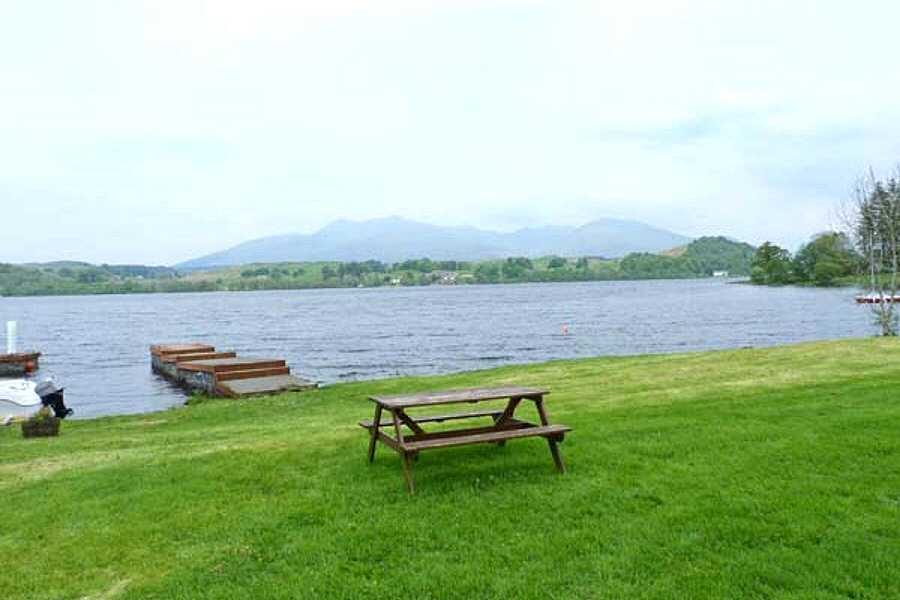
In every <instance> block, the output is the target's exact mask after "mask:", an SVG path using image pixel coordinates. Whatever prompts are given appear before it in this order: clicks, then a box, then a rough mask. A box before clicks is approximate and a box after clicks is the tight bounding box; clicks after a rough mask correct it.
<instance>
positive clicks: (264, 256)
mask: <svg viewBox="0 0 900 600" xmlns="http://www.w3.org/2000/svg"><path fill="white" fill-rule="evenodd" d="M690 241H691V239H690V238H688V237H685V236H683V235H679V234H677V233H673V232H671V231H667V230H665V229H659V228H657V227H652V226H650V225H647V224H645V223H640V222H638V221H627V220H620V219H599V220H596V221H592V222H590V223H587V224H585V225H582V226H580V227H565V226H548V227H530V228H525V229H519V230H517V231H513V232H509V233H505V232H499V231H490V230H486V229H478V228H475V227H445V226H440V225H431V224H428V223H420V222H417V221H411V220H408V219H403V218H400V217H387V218H381V219H372V220H368V221H349V220H340V221H335V222H333V223H331V224H329V225H327V226H325V227H323V228H322V229H320V230H319V231H317V232H315V233H312V234H289V235H279V236H271V237H264V238H259V239H255V240H251V241H248V242H244V243H242V244H238V245H237V246H234V247H232V248H228V249H226V250H222V251H220V252H215V253H213V254H209V255H206V256H201V257H199V258H195V259H192V260H188V261H186V262H183V263H181V264H179V265H176V266H177V267H178V268H179V269H203V268H210V267H225V266H234V265H241V264H248V263H272V262H294V261H296V262H305V261H344V262H347V261H364V260H379V261H382V262H387V263H393V262H400V261H404V260H409V259H415V258H424V257H427V258H431V259H433V260H485V259H491V258H503V257H509V256H526V257H530V258H534V257H538V256H549V255H556V256H569V257H574V256H602V257H605V258H617V257H621V256H625V255H627V254H630V253H632V252H661V251H663V250H667V249H670V248H673V247H675V246H681V245H684V244H686V243H689V242H690Z"/></svg>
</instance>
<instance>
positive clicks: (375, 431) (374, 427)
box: [369, 404, 382, 462]
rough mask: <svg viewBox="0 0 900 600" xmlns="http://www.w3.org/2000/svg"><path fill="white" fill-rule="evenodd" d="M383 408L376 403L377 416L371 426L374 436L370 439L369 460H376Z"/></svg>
mask: <svg viewBox="0 0 900 600" xmlns="http://www.w3.org/2000/svg"><path fill="white" fill-rule="evenodd" d="M381 410H382V408H381V405H380V404H376V405H375V418H374V419H373V420H372V426H371V427H370V428H369V429H371V431H372V437H371V438H370V439H369V462H373V461H374V460H375V446H377V445H378V444H377V442H378V429H379V428H380V426H381ZM376 424H377V425H376Z"/></svg>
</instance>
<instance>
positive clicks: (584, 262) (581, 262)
mask: <svg viewBox="0 0 900 600" xmlns="http://www.w3.org/2000/svg"><path fill="white" fill-rule="evenodd" d="M589 265H590V263H589V262H588V259H587V257H585V256H582V257H581V258H579V259H578V260H576V261H575V268H576V269H578V270H579V271H586V270H587V268H588V266H589Z"/></svg>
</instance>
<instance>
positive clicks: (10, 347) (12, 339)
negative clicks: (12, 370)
mask: <svg viewBox="0 0 900 600" xmlns="http://www.w3.org/2000/svg"><path fill="white" fill-rule="evenodd" d="M6 353H7V354H15V353H16V322H15V321H7V322H6Z"/></svg>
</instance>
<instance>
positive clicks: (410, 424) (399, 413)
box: [394, 408, 425, 434]
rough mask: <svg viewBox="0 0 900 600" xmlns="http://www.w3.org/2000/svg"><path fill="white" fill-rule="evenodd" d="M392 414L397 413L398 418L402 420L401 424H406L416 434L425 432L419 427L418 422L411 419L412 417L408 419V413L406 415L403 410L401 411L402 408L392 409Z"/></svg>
mask: <svg viewBox="0 0 900 600" xmlns="http://www.w3.org/2000/svg"><path fill="white" fill-rule="evenodd" d="M394 414H395V415H397V416H398V417H399V418H400V420H401V421H403V424H404V425H406V426H407V427H409V428H410V429H411V430H412V431H413V433H417V434H423V433H425V431H424V430H423V429H422V428H421V427H419V424H418V423H416V422H415V421H413V420H412V419H410V418H409V415H407V414H406V413H405V412H403V410H402V409H399V408H398V409H397V410H395V411H394Z"/></svg>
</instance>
